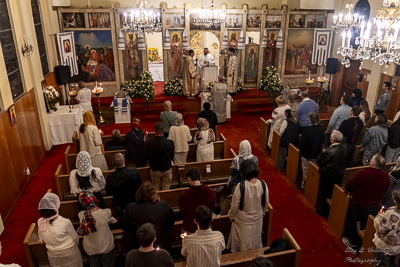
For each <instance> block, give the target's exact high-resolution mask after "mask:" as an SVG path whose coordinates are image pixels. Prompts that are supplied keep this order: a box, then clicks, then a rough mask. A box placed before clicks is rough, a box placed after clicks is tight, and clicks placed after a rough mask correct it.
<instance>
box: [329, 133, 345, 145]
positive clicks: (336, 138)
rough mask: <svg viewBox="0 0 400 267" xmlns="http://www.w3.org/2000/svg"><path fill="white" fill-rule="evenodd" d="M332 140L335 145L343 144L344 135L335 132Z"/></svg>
mask: <svg viewBox="0 0 400 267" xmlns="http://www.w3.org/2000/svg"><path fill="white" fill-rule="evenodd" d="M331 140H333V143H341V142H342V140H343V134H342V133H341V132H339V131H337V130H333V132H332V134H331Z"/></svg>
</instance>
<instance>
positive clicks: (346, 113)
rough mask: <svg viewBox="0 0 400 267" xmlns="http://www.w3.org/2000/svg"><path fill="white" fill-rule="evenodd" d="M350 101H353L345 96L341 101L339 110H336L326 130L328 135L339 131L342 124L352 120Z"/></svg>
mask: <svg viewBox="0 0 400 267" xmlns="http://www.w3.org/2000/svg"><path fill="white" fill-rule="evenodd" d="M350 101H351V99H350V97H349V96H343V97H342V98H341V99H340V106H339V107H338V108H337V109H335V111H334V112H333V114H332V117H331V119H330V120H329V124H328V129H327V130H326V132H327V133H328V132H332V131H333V130H338V129H339V127H340V124H342V122H343V121H344V120H347V119H348V118H350V111H351V107H350V106H349V104H350Z"/></svg>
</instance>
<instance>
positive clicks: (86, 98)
mask: <svg viewBox="0 0 400 267" xmlns="http://www.w3.org/2000/svg"><path fill="white" fill-rule="evenodd" d="M78 87H79V91H78V95H77V96H76V99H77V100H78V101H79V104H80V105H81V106H82V109H83V111H82V114H84V113H85V112H86V111H88V110H90V111H93V108H92V102H91V100H92V91H90V89H89V88H86V86H85V84H84V83H83V82H82V81H79V82H78Z"/></svg>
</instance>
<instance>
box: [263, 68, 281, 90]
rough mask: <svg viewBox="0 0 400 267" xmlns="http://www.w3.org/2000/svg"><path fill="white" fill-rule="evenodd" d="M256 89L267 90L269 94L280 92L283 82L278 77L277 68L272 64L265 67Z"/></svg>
mask: <svg viewBox="0 0 400 267" xmlns="http://www.w3.org/2000/svg"><path fill="white" fill-rule="evenodd" d="M258 89H259V90H261V91H268V92H269V93H270V94H271V96H272V95H276V94H280V93H281V92H282V90H283V84H282V81H281V78H280V77H279V73H278V70H277V69H276V68H275V67H274V66H271V67H267V68H266V69H265V75H264V76H263V77H262V78H261V81H260V85H259V86H258Z"/></svg>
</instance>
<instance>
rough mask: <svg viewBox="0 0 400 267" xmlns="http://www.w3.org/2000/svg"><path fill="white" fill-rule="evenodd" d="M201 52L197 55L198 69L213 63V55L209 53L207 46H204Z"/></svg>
mask: <svg viewBox="0 0 400 267" xmlns="http://www.w3.org/2000/svg"><path fill="white" fill-rule="evenodd" d="M203 52H204V53H203V54H201V55H200V56H199V60H198V61H197V66H198V67H199V70H200V69H202V68H203V67H207V66H212V65H214V57H213V56H212V55H211V54H209V51H208V48H204V50H203Z"/></svg>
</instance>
